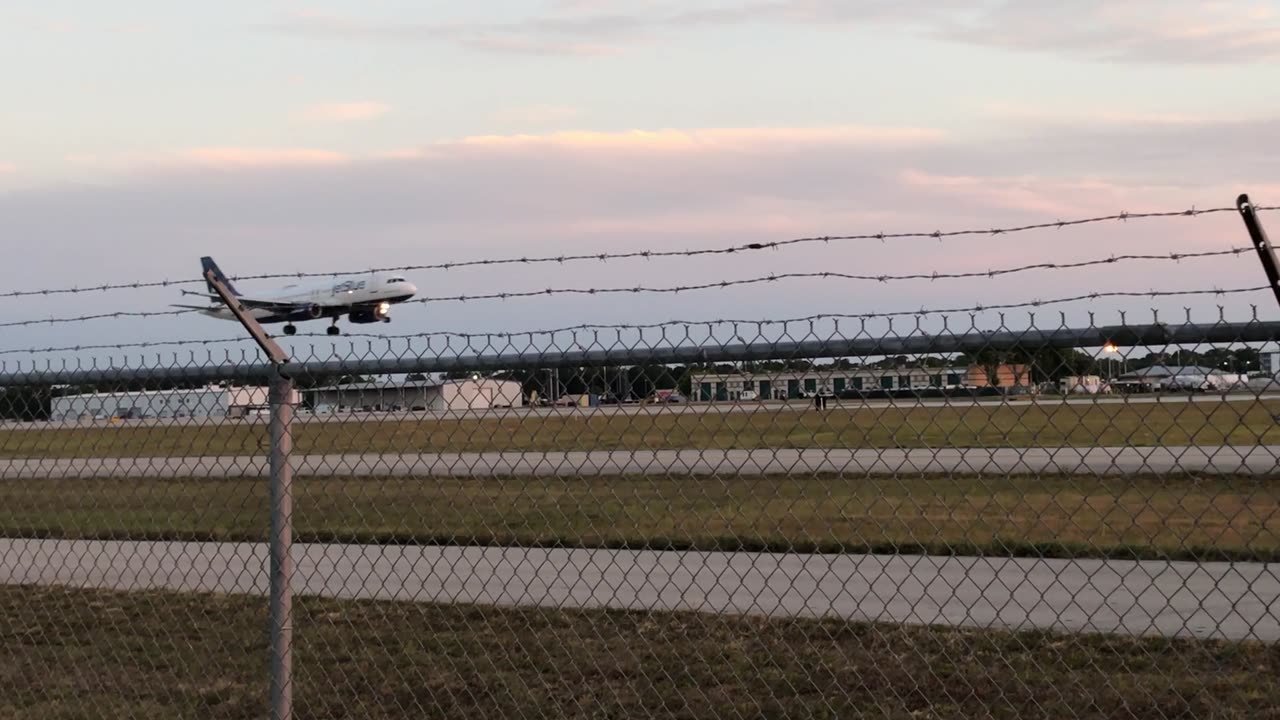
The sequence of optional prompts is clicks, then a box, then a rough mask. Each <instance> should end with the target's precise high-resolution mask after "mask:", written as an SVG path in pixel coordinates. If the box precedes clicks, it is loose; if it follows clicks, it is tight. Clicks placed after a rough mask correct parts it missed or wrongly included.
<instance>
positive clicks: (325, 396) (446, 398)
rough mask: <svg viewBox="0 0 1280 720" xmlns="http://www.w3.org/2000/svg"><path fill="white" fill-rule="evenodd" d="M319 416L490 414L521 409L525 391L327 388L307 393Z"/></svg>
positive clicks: (466, 383)
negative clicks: (496, 410)
mask: <svg viewBox="0 0 1280 720" xmlns="http://www.w3.org/2000/svg"><path fill="white" fill-rule="evenodd" d="M306 397H307V399H308V401H309V404H310V405H311V407H312V408H313V409H314V410H315V411H316V412H319V413H323V412H346V411H352V410H362V411H367V412H394V411H415V410H416V411H424V410H433V411H447V410H492V409H494V408H511V407H522V406H524V404H525V403H524V388H523V387H522V386H521V385H520V383H518V382H515V381H512V380H489V379H481V380H440V381H435V380H418V381H404V382H362V383H349V384H344V385H330V386H326V387H319V388H315V389H313V390H307V391H306Z"/></svg>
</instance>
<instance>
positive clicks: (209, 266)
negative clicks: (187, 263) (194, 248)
mask: <svg viewBox="0 0 1280 720" xmlns="http://www.w3.org/2000/svg"><path fill="white" fill-rule="evenodd" d="M200 268H201V270H203V271H204V272H206V273H207V272H209V271H210V270H212V271H213V276H214V277H216V278H217V279H218V280H220V281H222V284H223V285H226V286H227V289H228V290H230V291H231V294H232V295H239V294H240V291H238V290H236V286H235V285H232V284H231V281H230V280H228V279H227V276H226V275H224V274H223V272H222V268H220V267H218V263H216V262H214V261H213V258H211V257H208V256H206V257H202V258H200ZM205 285H207V286H208V287H209V292H210V293H213V294H215V295H216V294H217V291H216V290H214V289H213V283H211V282H207V281H206V282H205Z"/></svg>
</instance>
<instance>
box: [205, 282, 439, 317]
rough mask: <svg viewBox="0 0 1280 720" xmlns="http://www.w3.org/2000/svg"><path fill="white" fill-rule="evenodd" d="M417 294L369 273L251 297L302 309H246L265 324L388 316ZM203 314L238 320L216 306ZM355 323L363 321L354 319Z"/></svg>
mask: <svg viewBox="0 0 1280 720" xmlns="http://www.w3.org/2000/svg"><path fill="white" fill-rule="evenodd" d="M417 292H418V288H417V287H415V286H414V285H413V283H411V282H409V281H408V280H406V279H405V278H404V277H403V276H401V275H396V274H393V273H366V274H363V275H352V276H347V277H341V278H335V279H333V280H331V281H328V282H325V283H323V284H311V283H306V284H295V285H285V286H284V287H282V288H280V289H278V290H275V291H270V292H265V293H254V294H253V295H252V296H251V297H252V299H253V300H255V301H268V302H271V303H279V304H280V305H296V306H299V307H298V309H296V310H294V309H283V308H281V309H273V308H260V307H247V308H246V310H248V313H249V315H251V316H252V317H253V318H254V319H256V320H257V321H258V322H263V323H273V322H291V321H302V320H318V319H320V318H334V317H341V316H342V315H346V314H348V313H352V312H354V313H356V314H357V316H361V314H362V313H364V312H371V313H374V314H375V315H380V316H386V315H387V313H388V311H389V310H390V309H391V306H392V305H394V304H396V303H402V302H404V301H406V300H408V299H410V298H412V297H413V296H414V295H415V294H417ZM203 312H204V313H205V314H206V315H209V316H211V317H216V318H219V319H223V320H235V319H236V317H235V315H234V314H232V312H231V310H230V309H228V308H227V307H226V306H222V305H217V306H212V307H210V308H209V309H208V310H205V311H203ZM379 320H380V318H379ZM352 321H353V322H360V321H361V320H359V319H355V318H353V320H352ZM377 321H378V320H365V322H377Z"/></svg>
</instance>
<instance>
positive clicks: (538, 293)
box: [405, 248, 1253, 304]
mask: <svg viewBox="0 0 1280 720" xmlns="http://www.w3.org/2000/svg"><path fill="white" fill-rule="evenodd" d="M1252 251H1253V248H1230V249H1226V250H1207V251H1204V252H1188V253H1167V254H1163V255H1112V256H1110V257H1107V258H1100V259H1096V260H1081V261H1079V262H1073V263H1032V264H1028V265H1020V266H1017V267H1011V268H1003V269H1000V270H975V271H969V272H954V273H944V272H937V271H934V272H929V273H907V274H901V275H892V274H887V273H881V274H876V275H868V274H857V273H843V272H834V271H821V272H818V271H815V272H790V273H771V274H769V275H767V276H764V277H753V278H745V279H742V280H720V281H717V282H708V283H699V284H694V285H675V286H672V287H665V288H659V287H645V286H636V287H630V288H625V287H615V288H547V289H545V290H523V291H516V292H495V293H483V294H480V295H444V296H437V297H423V298H413V299H411V300H407V301H405V304H425V303H439V302H471V301H474V300H510V299H518V298H529V297H546V296H551V295H616V294H679V293H682V292H693V291H698V290H713V289H724V288H731V287H740V286H743V285H759V284H761V283H769V282H778V281H781V280H832V279H835V280H852V281H870V282H881V283H885V282H895V281H903V280H930V281H936V280H959V279H970V278H995V277H1000V276H1004V275H1016V274H1019V273H1025V272H1031V271H1033V270H1074V269H1079V268H1084V267H1095V266H1099V265H1112V264H1115V263H1119V262H1126V261H1133V260H1164V261H1172V262H1180V261H1182V260H1192V259H1204V258H1210V257H1221V256H1225V255H1240V254H1242V253H1246V252H1252Z"/></svg>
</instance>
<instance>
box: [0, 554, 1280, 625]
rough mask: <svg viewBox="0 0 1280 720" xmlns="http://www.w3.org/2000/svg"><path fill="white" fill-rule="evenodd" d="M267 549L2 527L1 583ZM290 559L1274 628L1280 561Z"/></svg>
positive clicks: (330, 566)
mask: <svg viewBox="0 0 1280 720" xmlns="http://www.w3.org/2000/svg"><path fill="white" fill-rule="evenodd" d="M267 557H268V555H267V547H266V546H265V545H262V544H237V543H173V542H154V543H152V542H102V541H81V540H26V539H22V540H19V539H0V582H2V583H5V584H42V585H61V586H74V587H92V588H102V589H113V590H143V589H170V590H181V591H198V592H220V593H236V594H252V595H264V594H265V593H266V592H267V589H268V587H269V585H268V575H267ZM294 561H295V575H294V586H293V587H294V591H295V592H296V593H300V594H305V595H312V596H316V595H318V596H325V597H336V598H368V599H384V600H405V601H416V602H440V603H478V604H481V605H499V606H542V607H555V608H618V609H632V610H695V611H702V612H711V613H724V614H752V615H764V616H770V617H818V616H826V617H839V618H845V619H850V620H869V621H883V622H896V623H908V624H942V625H951V626H962V627H975V628H999V629H1008V630H1027V629H1040V630H1061V631H1070V632H1100V633H1117V634H1125V635H1146V636H1165V637H1193V638H1217V639H1230V640H1245V639H1255V640H1261V641H1264V642H1269V643H1270V642H1276V641H1278V640H1280V568H1278V567H1277V566H1275V565H1265V564H1258V563H1203V564H1197V563H1185V562H1155V561H1147V562H1130V561H1115V560H1035V559H1007V558H999V559H997V558H947V557H930V556H875V555H786V554H767V553H717V552H679V553H678V552H652V551H622V550H539V549H515V548H479V547H476V548H470V547H469V548H461V547H434V546H426V547H415V546H409V547H402V546H376V545H327V544H326V545H295V546H294ZM158 610H160V611H161V612H163V608H162V607H160V608H158Z"/></svg>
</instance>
